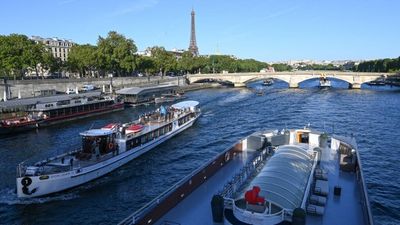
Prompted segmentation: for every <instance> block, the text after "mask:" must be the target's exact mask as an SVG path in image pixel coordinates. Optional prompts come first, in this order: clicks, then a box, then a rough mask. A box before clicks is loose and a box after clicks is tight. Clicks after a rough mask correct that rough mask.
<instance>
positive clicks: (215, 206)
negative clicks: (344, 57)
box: [120, 127, 373, 225]
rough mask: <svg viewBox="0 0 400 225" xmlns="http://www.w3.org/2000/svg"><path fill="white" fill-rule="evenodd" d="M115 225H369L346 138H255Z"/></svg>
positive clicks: (273, 133) (353, 151) (279, 134)
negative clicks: (118, 224)
mask: <svg viewBox="0 0 400 225" xmlns="http://www.w3.org/2000/svg"><path fill="white" fill-rule="evenodd" d="M120 224H124V225H125V224H233V225H237V224H240V225H249V224H256V225H258V224H263V225H267V224H294V225H300V224H301V225H304V224H311V225H314V224H322V225H334V224H366V225H371V224H373V219H372V214H371V209H370V204H369V200H368V195H367V189H366V185H365V181H364V176H363V170H362V163H361V158H360V155H359V151H358V149H357V144H356V141H355V139H354V138H353V137H345V136H340V135H335V134H328V133H324V132H319V131H317V130H312V129H309V128H307V127H305V128H302V129H290V130H289V129H283V130H281V131H278V130H266V131H257V132H255V133H253V134H251V135H249V136H247V137H246V138H243V139H241V140H240V141H238V142H237V143H235V144H234V145H232V147H230V148H228V149H226V150H224V151H222V152H221V153H219V154H218V155H216V156H215V157H214V158H212V159H211V160H210V161H208V162H207V163H205V164H204V165H202V166H200V167H199V168H197V169H196V170H195V171H193V172H192V173H191V174H189V175H188V176H186V177H185V178H183V179H182V180H180V181H179V182H178V183H176V184H175V185H173V186H172V187H170V188H169V189H167V190H166V191H165V192H164V193H162V194H161V195H159V196H158V197H156V198H155V199H154V200H153V201H151V202H149V203H148V204H146V205H145V206H143V207H142V208H140V209H139V210H138V211H136V212H134V213H133V214H132V215H130V216H128V217H127V218H126V219H124V220H123V221H121V222H120Z"/></svg>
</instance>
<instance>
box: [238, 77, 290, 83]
mask: <svg viewBox="0 0 400 225" xmlns="http://www.w3.org/2000/svg"><path fill="white" fill-rule="evenodd" d="M267 79H275V80H280V81H283V82H285V83H287V84H289V83H290V81H288V79H282V78H276V77H274V76H264V77H255V78H252V79H249V80H247V81H245V83H246V84H248V83H251V82H256V81H260V80H267Z"/></svg>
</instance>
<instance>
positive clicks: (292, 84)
mask: <svg viewBox="0 0 400 225" xmlns="http://www.w3.org/2000/svg"><path fill="white" fill-rule="evenodd" d="M298 87H299V83H289V88H298Z"/></svg>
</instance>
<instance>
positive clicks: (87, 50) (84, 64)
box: [68, 44, 99, 76]
mask: <svg viewBox="0 0 400 225" xmlns="http://www.w3.org/2000/svg"><path fill="white" fill-rule="evenodd" d="M98 66H99V65H98V63H97V47H96V46H93V45H89V44H85V45H74V46H72V47H71V51H70V52H69V55H68V68H69V69H70V70H71V71H74V72H78V73H79V75H80V76H85V75H88V73H89V72H90V71H94V70H96V68H97V67H98Z"/></svg>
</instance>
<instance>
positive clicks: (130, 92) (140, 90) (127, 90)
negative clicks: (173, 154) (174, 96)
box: [116, 84, 178, 95]
mask: <svg viewBox="0 0 400 225" xmlns="http://www.w3.org/2000/svg"><path fill="white" fill-rule="evenodd" d="M176 88H178V86H177V85H171V84H168V85H158V86H151V87H131V88H124V89H121V90H118V91H116V93H117V94H119V95H137V94H144V93H148V92H155V91H159V90H166V89H176Z"/></svg>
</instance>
